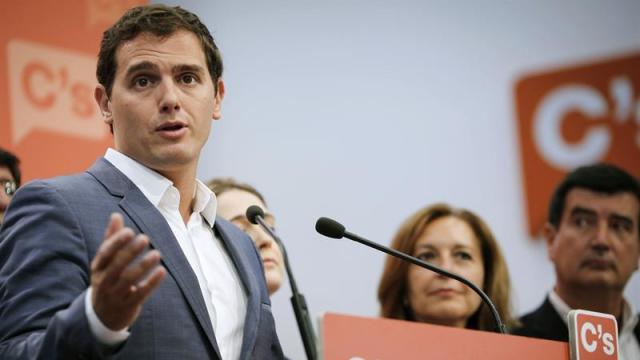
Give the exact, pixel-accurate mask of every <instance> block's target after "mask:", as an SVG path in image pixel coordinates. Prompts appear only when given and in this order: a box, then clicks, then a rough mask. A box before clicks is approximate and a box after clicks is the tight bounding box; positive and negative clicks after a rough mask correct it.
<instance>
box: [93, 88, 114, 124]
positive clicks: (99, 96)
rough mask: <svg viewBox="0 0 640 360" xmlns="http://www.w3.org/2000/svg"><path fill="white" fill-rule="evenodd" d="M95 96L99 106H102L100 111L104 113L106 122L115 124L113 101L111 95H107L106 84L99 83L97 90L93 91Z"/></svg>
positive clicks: (103, 116)
mask: <svg viewBox="0 0 640 360" xmlns="http://www.w3.org/2000/svg"><path fill="white" fill-rule="evenodd" d="M93 96H94V98H95V99H96V103H98V107H99V108H100V113H101V114H102V118H103V121H104V122H105V124H107V125H113V114H112V113H111V101H110V100H109V96H108V95H107V89H105V88H104V86H102V85H100V84H98V86H96V89H95V91H94V92H93Z"/></svg>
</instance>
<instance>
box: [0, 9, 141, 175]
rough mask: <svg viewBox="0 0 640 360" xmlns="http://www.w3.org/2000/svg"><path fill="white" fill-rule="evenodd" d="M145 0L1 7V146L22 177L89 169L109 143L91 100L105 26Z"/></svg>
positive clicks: (108, 134)
mask: <svg viewBox="0 0 640 360" xmlns="http://www.w3.org/2000/svg"><path fill="white" fill-rule="evenodd" d="M147 2H148V1H145V0H126V1H125V0H120V1H117V0H67V1H57V0H46V1H43V0H41V1H7V2H4V3H3V6H2V7H3V9H2V11H1V12H0V27H1V29H2V31H0V147H2V148H5V149H8V150H10V151H12V152H14V153H15V154H17V155H18V157H19V158H20V159H21V161H22V166H21V169H22V172H23V177H24V179H25V180H30V179H34V178H43V177H51V176H56V175H61V174H67V173H71V172H77V171H81V170H83V169H85V168H86V167H88V166H89V165H91V163H92V162H93V161H94V160H95V159H96V158H97V157H99V156H100V155H102V154H103V153H104V151H105V149H106V147H107V146H110V145H111V143H112V137H111V134H110V133H109V130H108V127H107V126H106V125H105V124H104V123H103V122H102V118H101V116H100V114H99V111H98V107H97V105H96V104H95V101H94V100H93V90H94V88H95V85H96V84H97V80H96V77H95V64H96V59H97V53H98V49H99V42H100V39H101V37H102V32H103V31H104V30H105V29H106V28H108V27H109V26H110V25H111V24H112V23H113V22H114V21H115V20H117V19H118V18H119V17H120V16H121V15H122V13H123V12H124V11H125V10H126V9H128V8H130V7H132V6H135V5H140V4H144V3H147Z"/></svg>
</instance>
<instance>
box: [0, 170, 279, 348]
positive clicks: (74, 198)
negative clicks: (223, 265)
mask: <svg viewBox="0 0 640 360" xmlns="http://www.w3.org/2000/svg"><path fill="white" fill-rule="evenodd" d="M112 212H120V213H122V214H123V216H124V219H125V225H126V226H128V227H131V228H132V229H134V231H136V232H140V233H145V234H147V235H148V236H149V238H150V239H151V247H153V248H155V249H158V250H159V251H160V252H161V254H162V264H163V265H164V267H165V268H166V269H167V272H168V274H167V275H168V276H167V277H166V278H165V280H164V282H162V284H161V285H160V286H159V288H157V289H156V291H155V292H154V293H153V294H152V295H151V297H150V298H149V299H148V300H147V301H146V302H145V304H144V306H143V309H142V312H141V314H140V316H139V317H138V319H137V320H136V321H135V322H134V323H133V325H132V326H131V328H130V332H131V335H130V337H129V339H127V340H126V341H125V343H124V344H122V345H120V346H118V347H116V348H113V347H106V346H103V345H101V344H100V343H99V342H98V341H97V340H96V339H95V338H94V337H93V335H92V333H91V330H90V329H89V324H88V320H87V318H86V315H85V311H84V297H85V293H86V289H87V288H88V286H89V282H90V264H91V260H92V259H93V257H94V256H95V253H96V251H97V249H98V248H99V246H100V244H101V243H102V241H103V237H104V231H105V228H106V225H107V222H108V219H109V215H110V214H111V213H112ZM214 230H215V231H216V233H217V235H218V236H219V237H220V238H221V239H222V240H223V242H224V245H225V247H226V249H227V251H228V254H229V256H230V257H231V259H232V260H233V263H234V265H235V267H236V269H237V271H238V273H239V275H240V278H241V279H242V284H243V285H244V289H245V291H246V294H247V315H246V318H245V326H244V339H243V343H242V350H241V358H242V359H280V358H283V355H282V350H281V348H280V343H279V340H278V337H277V335H276V331H275V325H274V320H273V316H272V314H271V303H270V301H269V294H268V292H267V289H266V285H265V282H264V273H263V269H262V263H261V261H260V256H259V254H258V253H257V251H256V249H255V247H254V245H253V242H252V241H251V239H250V238H249V237H248V236H246V235H245V234H244V233H243V232H242V231H240V230H239V229H237V228H236V227H235V226H233V225H231V224H230V223H228V222H226V221H224V220H222V219H220V218H218V219H216V223H215V226H214ZM103 358H106V359H136V360H142V359H167V360H169V359H171V360H175V359H219V358H220V352H219V350H218V345H217V343H216V339H215V335H214V333H213V328H212V326H211V321H210V320H209V316H208V314H207V310H206V307H205V303H204V300H203V298H202V293H201V291H200V288H199V285H198V281H197V279H196V276H195V274H194V272H193V271H192V269H191V267H190V265H189V263H188V262H187V259H186V257H185V256H184V254H183V253H182V251H181V249H180V246H179V245H178V242H177V240H176V239H175V238H174V236H173V233H172V232H171V229H170V227H169V225H168V224H167V222H166V221H165V220H164V218H163V217H162V215H161V214H160V212H159V211H158V210H157V209H156V208H155V207H154V206H153V205H152V204H151V203H150V202H149V201H148V200H147V199H146V198H145V197H144V195H143V194H142V192H141V191H140V190H139V189H138V188H137V187H136V186H135V185H134V184H133V183H132V182H131V181H130V180H129V179H128V178H127V177H126V176H124V175H123V174H122V173H121V172H120V171H118V170H117V169H116V168H115V167H114V166H113V165H111V164H110V163H109V162H108V161H106V160H104V159H99V160H98V161H97V162H96V163H95V164H94V165H93V167H92V168H91V169H89V170H88V171H87V172H85V173H82V174H76V175H72V176H67V177H60V178H55V179H51V180H45V181H36V182H32V183H30V184H28V185H26V186H24V187H23V188H21V189H20V190H19V191H18V193H16V195H15V197H14V198H13V200H12V203H11V205H10V207H9V209H8V212H7V214H6V217H5V223H4V224H3V227H2V229H1V230H0V359H103ZM225 360H226V359H225Z"/></svg>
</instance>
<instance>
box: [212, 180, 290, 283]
mask: <svg viewBox="0 0 640 360" xmlns="http://www.w3.org/2000/svg"><path fill="white" fill-rule="evenodd" d="M207 186H209V188H210V189H211V190H212V191H213V192H214V193H215V194H216V198H217V201H218V215H219V216H220V217H222V218H223V219H225V220H228V221H230V222H231V223H233V224H235V225H236V226H238V227H239V228H240V229H241V230H243V231H244V232H246V233H247V234H248V235H249V236H250V237H251V239H252V240H253V242H254V243H255V245H256V247H257V248H258V250H259V252H260V256H261V257H262V263H263V265H264V272H265V278H266V282H267V288H268V289H269V295H273V293H275V292H276V291H277V290H278V289H279V288H280V286H281V285H282V280H283V277H284V260H283V259H282V251H281V250H280V247H279V246H278V244H277V243H276V242H275V241H274V240H273V238H271V236H269V234H267V233H266V232H265V231H264V230H263V229H262V228H261V227H260V225H256V224H252V223H250V222H249V220H248V219H247V217H246V211H247V208H248V207H250V206H252V205H257V206H259V207H260V208H262V210H263V211H264V221H265V222H266V223H267V224H268V225H269V226H271V228H274V226H275V218H274V216H273V214H272V213H271V212H270V211H269V209H268V208H267V203H266V202H265V200H264V197H263V196H262V194H260V193H259V192H258V190H256V189H255V188H254V187H253V186H251V185H248V184H243V183H239V182H237V181H236V180H234V179H232V178H217V179H213V180H211V181H209V182H208V183H207Z"/></svg>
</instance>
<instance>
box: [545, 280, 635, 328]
mask: <svg viewBox="0 0 640 360" xmlns="http://www.w3.org/2000/svg"><path fill="white" fill-rule="evenodd" d="M555 292H556V293H557V294H558V296H559V297H560V298H561V299H562V300H563V301H564V302H565V303H566V304H567V305H569V307H570V308H571V309H584V310H590V311H597V312H601V313H607V314H611V315H613V316H615V317H616V319H618V322H620V321H621V320H622V315H623V314H622V312H623V309H624V296H623V293H622V291H617V290H612V289H604V288H599V289H593V288H590V289H588V288H583V287H570V288H569V287H565V286H561V285H560V284H556V287H555Z"/></svg>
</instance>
